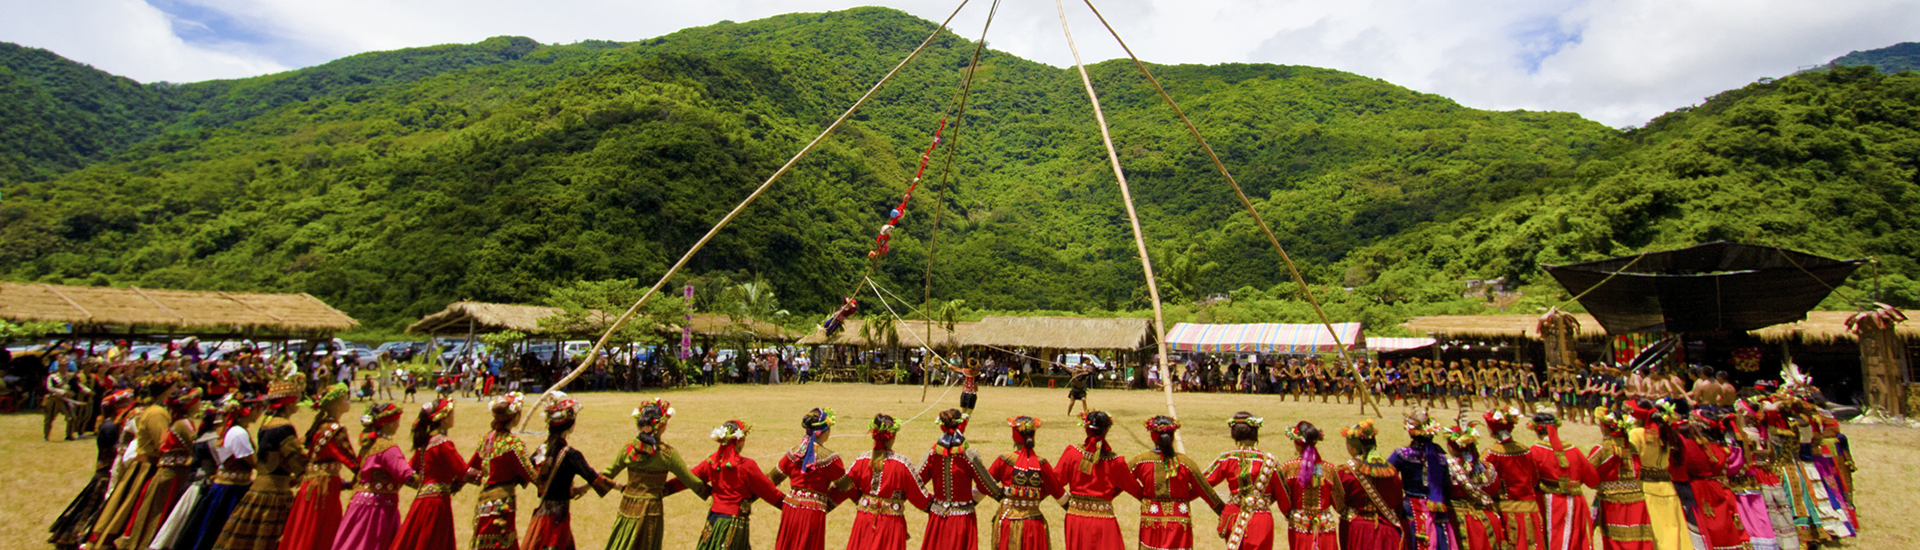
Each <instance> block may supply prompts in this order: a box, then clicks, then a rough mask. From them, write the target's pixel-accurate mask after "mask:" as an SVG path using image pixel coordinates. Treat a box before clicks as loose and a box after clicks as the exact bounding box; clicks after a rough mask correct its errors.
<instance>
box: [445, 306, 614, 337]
mask: <svg viewBox="0 0 1920 550" xmlns="http://www.w3.org/2000/svg"><path fill="white" fill-rule="evenodd" d="M562 311H563V310H561V309H560V308H557V307H546V306H523V305H518V304H493V303H487V302H454V303H451V304H447V307H446V309H442V310H440V311H439V312H437V313H433V314H429V315H427V316H426V317H421V318H420V320H419V321H416V322H414V323H413V324H411V325H408V326H407V333H408V334H456V333H458V334H465V333H467V332H468V331H469V330H471V331H472V332H474V333H476V334H491V333H495V332H502V331H508V330H515V331H520V332H524V333H527V334H533V333H536V332H540V320H541V319H545V318H548V317H553V316H556V315H560V314H561V313H562ZM602 325H604V323H602Z"/></svg>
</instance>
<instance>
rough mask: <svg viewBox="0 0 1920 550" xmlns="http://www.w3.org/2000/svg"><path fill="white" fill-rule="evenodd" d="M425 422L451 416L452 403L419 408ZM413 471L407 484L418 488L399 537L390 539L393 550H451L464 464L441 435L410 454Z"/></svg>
mask: <svg viewBox="0 0 1920 550" xmlns="http://www.w3.org/2000/svg"><path fill="white" fill-rule="evenodd" d="M421 414H422V415H423V416H425V417H426V418H425V419H424V420H425V421H429V422H434V423H439V422H442V421H443V420H444V419H445V418H446V417H447V416H448V415H451V414H453V402H452V401H449V400H446V399H440V400H436V401H434V402H432V403H428V404H426V405H425V406H424V407H423V408H422V409H421ZM412 462H413V469H414V471H415V472H418V473H419V475H418V476H417V477H415V478H414V479H412V480H409V481H408V485H412V486H414V488H416V489H419V493H417V494H416V495H415V496H414V497H413V504H412V505H410V506H408V507H407V518H406V520H404V521H402V522H401V523H400V534H399V535H398V536H396V537H395V538H394V539H393V550H409V549H418V550H454V548H456V547H457V546H459V539H456V538H454V535H453V495H454V493H458V492H460V486H461V485H464V484H465V483H466V479H467V462H466V461H465V460H462V459H461V456H460V450H459V449H457V448H455V447H454V443H453V440H452V439H447V436H445V435H438V434H436V435H433V436H430V437H428V438H427V446H426V447H425V448H421V449H415V450H414V451H413V461H412Z"/></svg>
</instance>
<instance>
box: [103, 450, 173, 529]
mask: <svg viewBox="0 0 1920 550" xmlns="http://www.w3.org/2000/svg"><path fill="white" fill-rule="evenodd" d="M159 469H160V468H159V467H157V466H155V465H154V464H153V463H152V462H146V461H134V462H127V463H124V464H121V465H120V471H119V472H116V473H114V480H113V490H112V491H110V492H108V494H107V504H106V507H104V508H101V509H100V516H99V517H97V518H95V519H94V522H93V529H92V531H91V532H89V533H88V534H87V540H88V541H89V542H99V541H103V540H104V541H112V540H114V539H115V538H118V537H119V536H120V534H121V533H125V532H126V531H127V523H128V522H130V521H131V520H132V519H133V512H134V509H135V507H137V506H139V505H140V494H141V493H142V491H141V489H143V488H145V487H146V486H147V482H148V481H151V480H152V479H153V474H154V473H155V471H157V470H159Z"/></svg>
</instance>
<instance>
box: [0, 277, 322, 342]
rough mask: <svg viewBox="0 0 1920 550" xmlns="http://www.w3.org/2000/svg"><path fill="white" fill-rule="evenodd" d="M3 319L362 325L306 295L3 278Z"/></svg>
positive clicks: (288, 327) (298, 327) (264, 326)
mask: <svg viewBox="0 0 1920 550" xmlns="http://www.w3.org/2000/svg"><path fill="white" fill-rule="evenodd" d="M0 318H6V319H12V320H16V321H53V322H61V323H70V324H73V325H86V326H100V325H124V326H129V327H134V326H138V327H167V328H183V329H195V328H198V329H210V328H234V329H255V330H268V331H325V332H332V331H342V330H348V329H352V328H354V327H357V326H360V322H359V321H355V320H353V318H352V317H348V316H347V314H345V313H341V312H340V310H337V309H334V308H333V307H332V306H328V305H327V304H326V303H325V302H321V301H320V300H319V299H318V298H314V297H313V296H310V295H307V294H304V293H302V294H258V293H249V292H220V291H189V290H159V289H146V288H139V287H126V288H114V287H91V286H59V285H46V284H20V283H0Z"/></svg>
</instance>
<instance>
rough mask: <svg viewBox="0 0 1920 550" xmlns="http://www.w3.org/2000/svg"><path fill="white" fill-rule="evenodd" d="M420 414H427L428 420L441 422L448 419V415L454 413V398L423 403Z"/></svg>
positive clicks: (436, 422) (435, 422)
mask: <svg viewBox="0 0 1920 550" xmlns="http://www.w3.org/2000/svg"><path fill="white" fill-rule="evenodd" d="M420 414H423V415H426V417H427V421H429V422H433V423H434V424H439V423H441V422H442V421H445V420H446V419H447V415H450V414H453V400H452V399H435V400H432V401H428V402H426V403H422V404H421V405H420Z"/></svg>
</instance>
